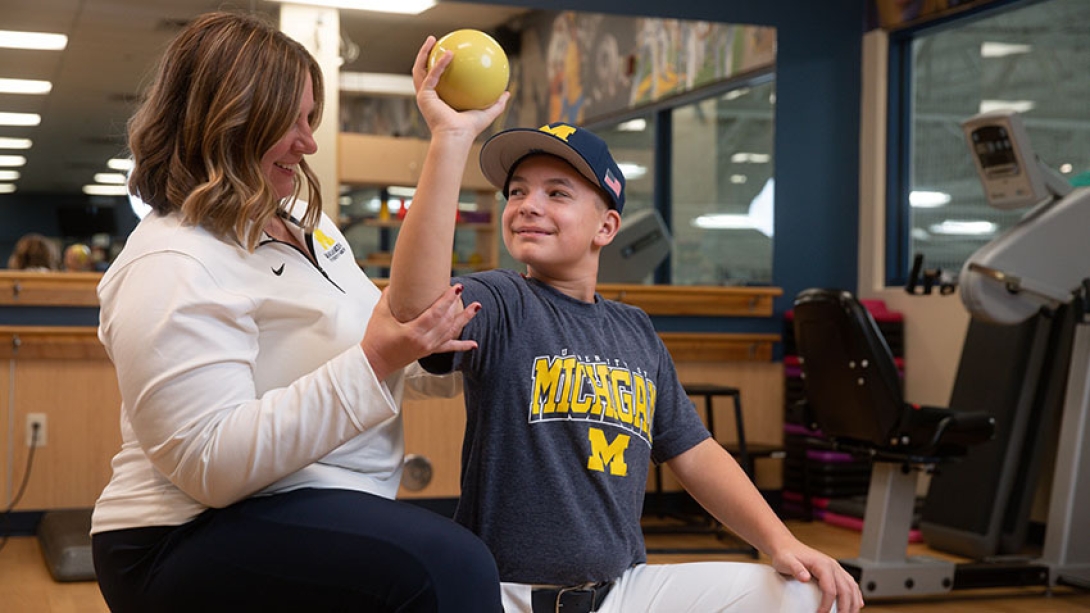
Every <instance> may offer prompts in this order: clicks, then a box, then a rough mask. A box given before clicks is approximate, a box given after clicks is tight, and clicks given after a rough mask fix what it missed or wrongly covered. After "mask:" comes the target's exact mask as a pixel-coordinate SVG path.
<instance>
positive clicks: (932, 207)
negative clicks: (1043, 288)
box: [886, 0, 1090, 285]
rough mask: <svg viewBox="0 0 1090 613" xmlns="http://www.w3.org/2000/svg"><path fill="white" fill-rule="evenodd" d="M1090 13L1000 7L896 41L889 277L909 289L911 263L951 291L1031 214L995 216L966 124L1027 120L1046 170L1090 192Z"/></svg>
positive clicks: (1081, 2) (1062, 6) (1075, 5)
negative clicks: (981, 119) (950, 285)
mask: <svg viewBox="0 0 1090 613" xmlns="http://www.w3.org/2000/svg"><path fill="white" fill-rule="evenodd" d="M1088 23H1090V2H1086V1H1085V0H1044V1H1036V2H1009V3H1003V2H1000V3H999V5H998V6H997V7H993V8H991V9H988V7H985V10H983V11H979V12H975V13H971V14H967V15H963V16H959V17H957V18H955V19H954V20H948V21H944V22H941V23H936V24H929V25H928V26H926V27H924V28H920V29H917V30H906V31H902V32H896V33H893V34H891V36H890V77H889V82H890V87H891V89H890V98H889V99H890V110H889V118H890V122H889V142H890V143H891V145H890V151H889V158H888V159H889V161H890V164H889V169H890V172H889V181H888V190H889V191H888V203H889V209H888V211H889V215H888V216H887V219H889V220H890V221H889V223H888V227H887V258H886V261H887V263H888V264H887V271H886V278H887V282H888V283H889V284H890V285H902V284H904V283H905V281H906V280H907V273H908V270H909V267H910V265H911V263H912V261H913V259H914V258H915V257H916V256H917V255H918V254H919V255H922V256H923V258H924V266H925V268H929V269H936V268H938V269H941V270H942V271H943V273H944V275H949V276H950V278H951V280H952V279H953V278H954V277H956V275H957V273H958V272H959V271H960V269H961V266H962V264H963V263H964V262H965V260H966V259H967V258H968V257H969V256H970V255H971V254H972V253H973V252H974V251H976V250H977V249H978V248H980V247H981V246H983V245H984V244H986V243H987V242H989V241H991V240H992V239H994V238H996V237H997V236H999V235H1000V234H1002V233H1003V232H1004V231H1005V230H1007V229H1008V228H1010V227H1011V226H1013V225H1014V224H1015V223H1016V222H1017V221H1018V219H1019V218H1021V216H1022V215H1024V214H1025V211H1000V210H997V209H993V208H991V207H989V206H988V204H987V202H986V201H985V199H984V193H983V191H982V188H981V185H980V181H979V180H978V179H977V175H976V172H975V170H974V169H973V164H972V160H971V158H970V156H969V150H968V148H967V147H966V144H965V141H964V137H963V135H962V131H961V128H960V122H961V121H963V120H964V119H967V118H968V117H971V116H973V115H975V114H977V113H980V112H983V111H987V110H994V109H998V108H1011V109H1015V110H1018V111H1020V112H1021V114H1022V116H1023V120H1024V123H1025V126H1026V130H1027V132H1028V134H1029V137H1030V140H1031V141H1032V144H1033V148H1034V149H1035V150H1036V151H1037V153H1038V155H1039V157H1040V158H1041V161H1042V162H1043V163H1045V164H1046V165H1048V166H1049V167H1051V168H1053V169H1054V170H1056V171H1058V172H1060V173H1061V174H1062V175H1063V176H1064V177H1066V178H1067V179H1068V180H1069V181H1071V183H1072V184H1073V185H1087V184H1090V106H1088V105H1087V104H1086V100H1087V99H1088V98H1090V74H1087V72H1086V67H1087V66H1090V44H1087V37H1086V24H1088Z"/></svg>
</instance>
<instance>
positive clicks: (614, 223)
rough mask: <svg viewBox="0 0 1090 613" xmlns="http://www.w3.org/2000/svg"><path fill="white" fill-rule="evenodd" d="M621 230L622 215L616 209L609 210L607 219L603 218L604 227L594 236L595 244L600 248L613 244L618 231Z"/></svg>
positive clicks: (599, 228)
mask: <svg viewBox="0 0 1090 613" xmlns="http://www.w3.org/2000/svg"><path fill="white" fill-rule="evenodd" d="M620 229H621V214H620V213H618V212H617V210H616V209H609V210H607V211H606V214H605V217H603V218H602V225H601V226H599V227H598V232H597V234H595V235H594V244H595V245H597V246H598V247H605V246H606V245H608V244H610V243H612V242H613V239H614V237H616V236H617V231H618V230H620Z"/></svg>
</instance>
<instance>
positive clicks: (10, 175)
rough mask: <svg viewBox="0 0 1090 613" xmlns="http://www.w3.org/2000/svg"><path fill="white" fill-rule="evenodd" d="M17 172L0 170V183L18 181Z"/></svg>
mask: <svg viewBox="0 0 1090 613" xmlns="http://www.w3.org/2000/svg"><path fill="white" fill-rule="evenodd" d="M18 180H19V171H18V170H0V181H18Z"/></svg>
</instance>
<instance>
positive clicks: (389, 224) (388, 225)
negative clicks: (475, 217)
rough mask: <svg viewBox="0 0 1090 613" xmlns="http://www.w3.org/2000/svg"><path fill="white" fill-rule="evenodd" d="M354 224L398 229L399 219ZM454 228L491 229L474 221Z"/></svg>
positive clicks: (457, 224)
mask: <svg viewBox="0 0 1090 613" xmlns="http://www.w3.org/2000/svg"><path fill="white" fill-rule="evenodd" d="M355 223H362V224H363V225H365V226H367V227H368V228H400V227H401V220H400V219H388V220H385V221H383V220H381V219H376V218H369V219H364V220H363V221H362V222H359V221H357V222H353V225H354V224H355ZM454 227H455V228H457V229H459V230H492V229H493V227H492V223H491V222H475V221H472V222H471V221H459V222H457V223H455V224H454Z"/></svg>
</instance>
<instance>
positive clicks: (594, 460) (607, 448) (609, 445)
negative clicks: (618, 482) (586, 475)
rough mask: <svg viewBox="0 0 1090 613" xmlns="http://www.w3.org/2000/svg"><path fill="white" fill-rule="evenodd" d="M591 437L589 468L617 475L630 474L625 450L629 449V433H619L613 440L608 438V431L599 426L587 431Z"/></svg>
mask: <svg viewBox="0 0 1090 613" xmlns="http://www.w3.org/2000/svg"><path fill="white" fill-rule="evenodd" d="M587 436H588V437H589V438H590V458H588V459H587V468H588V469H590V470H596V471H598V472H603V473H604V472H606V467H607V466H608V467H609V474H611V475H613V476H615V477H624V476H627V475H628V464H627V463H625V461H624V452H625V451H626V450H627V449H628V441H629V440H630V439H631V437H630V436H628V435H627V434H618V435H617V436H616V438H614V439H613V442H609V441H607V440H606V433H605V432H603V431H602V430H601V429H599V428H591V429H590V430H588V431H587Z"/></svg>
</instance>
